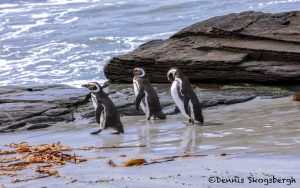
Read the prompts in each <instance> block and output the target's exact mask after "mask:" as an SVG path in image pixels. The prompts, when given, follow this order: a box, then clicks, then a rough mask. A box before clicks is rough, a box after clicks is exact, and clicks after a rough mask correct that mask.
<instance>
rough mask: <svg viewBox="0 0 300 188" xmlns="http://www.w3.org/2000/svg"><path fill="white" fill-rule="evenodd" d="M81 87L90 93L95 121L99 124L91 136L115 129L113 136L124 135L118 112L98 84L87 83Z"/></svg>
mask: <svg viewBox="0 0 300 188" xmlns="http://www.w3.org/2000/svg"><path fill="white" fill-rule="evenodd" d="M82 87H86V88H88V89H89V90H90V91H91V97H92V102H93V106H94V108H95V116H96V121H97V123H99V124H100V129H99V130H97V131H95V132H92V133H91V134H98V133H100V132H101V131H102V130H103V129H106V128H113V129H115V130H116V131H117V132H115V133H113V134H119V133H124V130H123V124H122V122H121V120H120V115H119V112H118V111H117V109H116V107H115V105H114V103H113V102H112V101H111V99H110V98H109V97H108V96H107V95H106V93H105V92H104V91H103V88H102V87H101V86H100V84H98V83H97V82H89V83H88V84H84V85H82Z"/></svg>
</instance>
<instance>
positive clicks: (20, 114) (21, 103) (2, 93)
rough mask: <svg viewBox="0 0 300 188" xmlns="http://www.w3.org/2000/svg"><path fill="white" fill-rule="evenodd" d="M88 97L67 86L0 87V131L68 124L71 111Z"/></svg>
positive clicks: (87, 93) (81, 91)
mask: <svg viewBox="0 0 300 188" xmlns="http://www.w3.org/2000/svg"><path fill="white" fill-rule="evenodd" d="M88 97H89V91H88V90H86V89H82V88H80V89H78V88H73V87H70V86H67V85H47V86H35V87H14V86H7V87H0V131H12V130H15V129H19V128H23V129H24V128H26V129H28V130H31V129H37V128H45V127H49V126H51V125H52V124H51V123H54V122H61V121H72V120H74V117H73V110H74V109H75V108H76V107H77V106H78V105H80V104H83V103H85V102H86V101H87V99H88ZM49 123H50V124H49Z"/></svg>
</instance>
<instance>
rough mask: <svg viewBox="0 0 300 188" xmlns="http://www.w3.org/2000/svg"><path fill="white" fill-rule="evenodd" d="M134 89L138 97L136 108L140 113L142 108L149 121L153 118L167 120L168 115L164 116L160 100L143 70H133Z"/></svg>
mask: <svg viewBox="0 0 300 188" xmlns="http://www.w3.org/2000/svg"><path fill="white" fill-rule="evenodd" d="M133 74H134V78H133V88H134V93H135V96H136V100H135V107H136V109H137V111H139V107H140V106H141V107H142V110H143V112H144V113H145V115H146V117H147V120H150V118H151V117H152V116H153V117H154V119H156V118H159V119H166V115H165V114H163V112H162V109H161V105H160V102H159V98H158V96H157V94H156V92H155V90H154V88H153V87H152V86H151V84H150V81H149V79H148V78H147V75H146V72H145V70H144V69H142V68H134V69H133Z"/></svg>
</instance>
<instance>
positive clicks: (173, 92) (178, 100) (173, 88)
mask: <svg viewBox="0 0 300 188" xmlns="http://www.w3.org/2000/svg"><path fill="white" fill-rule="evenodd" d="M177 87H180V88H179V89H178V88H177ZM178 91H181V80H179V79H175V80H174V81H173V83H172V86H171V95H172V98H173V100H174V101H175V103H176V105H177V107H178V108H179V110H180V112H181V113H182V114H183V115H184V116H185V117H186V118H188V119H189V118H190V117H189V115H187V113H186V112H185V110H184V104H183V101H182V100H181V98H180V97H179V95H181V94H180V93H178Z"/></svg>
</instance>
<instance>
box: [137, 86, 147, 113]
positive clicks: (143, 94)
mask: <svg viewBox="0 0 300 188" xmlns="http://www.w3.org/2000/svg"><path fill="white" fill-rule="evenodd" d="M144 97H145V92H144V89H143V88H141V89H140V91H139V93H138V95H137V96H136V100H135V108H136V110H137V111H140V103H141V101H142V99H143V98H144Z"/></svg>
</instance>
